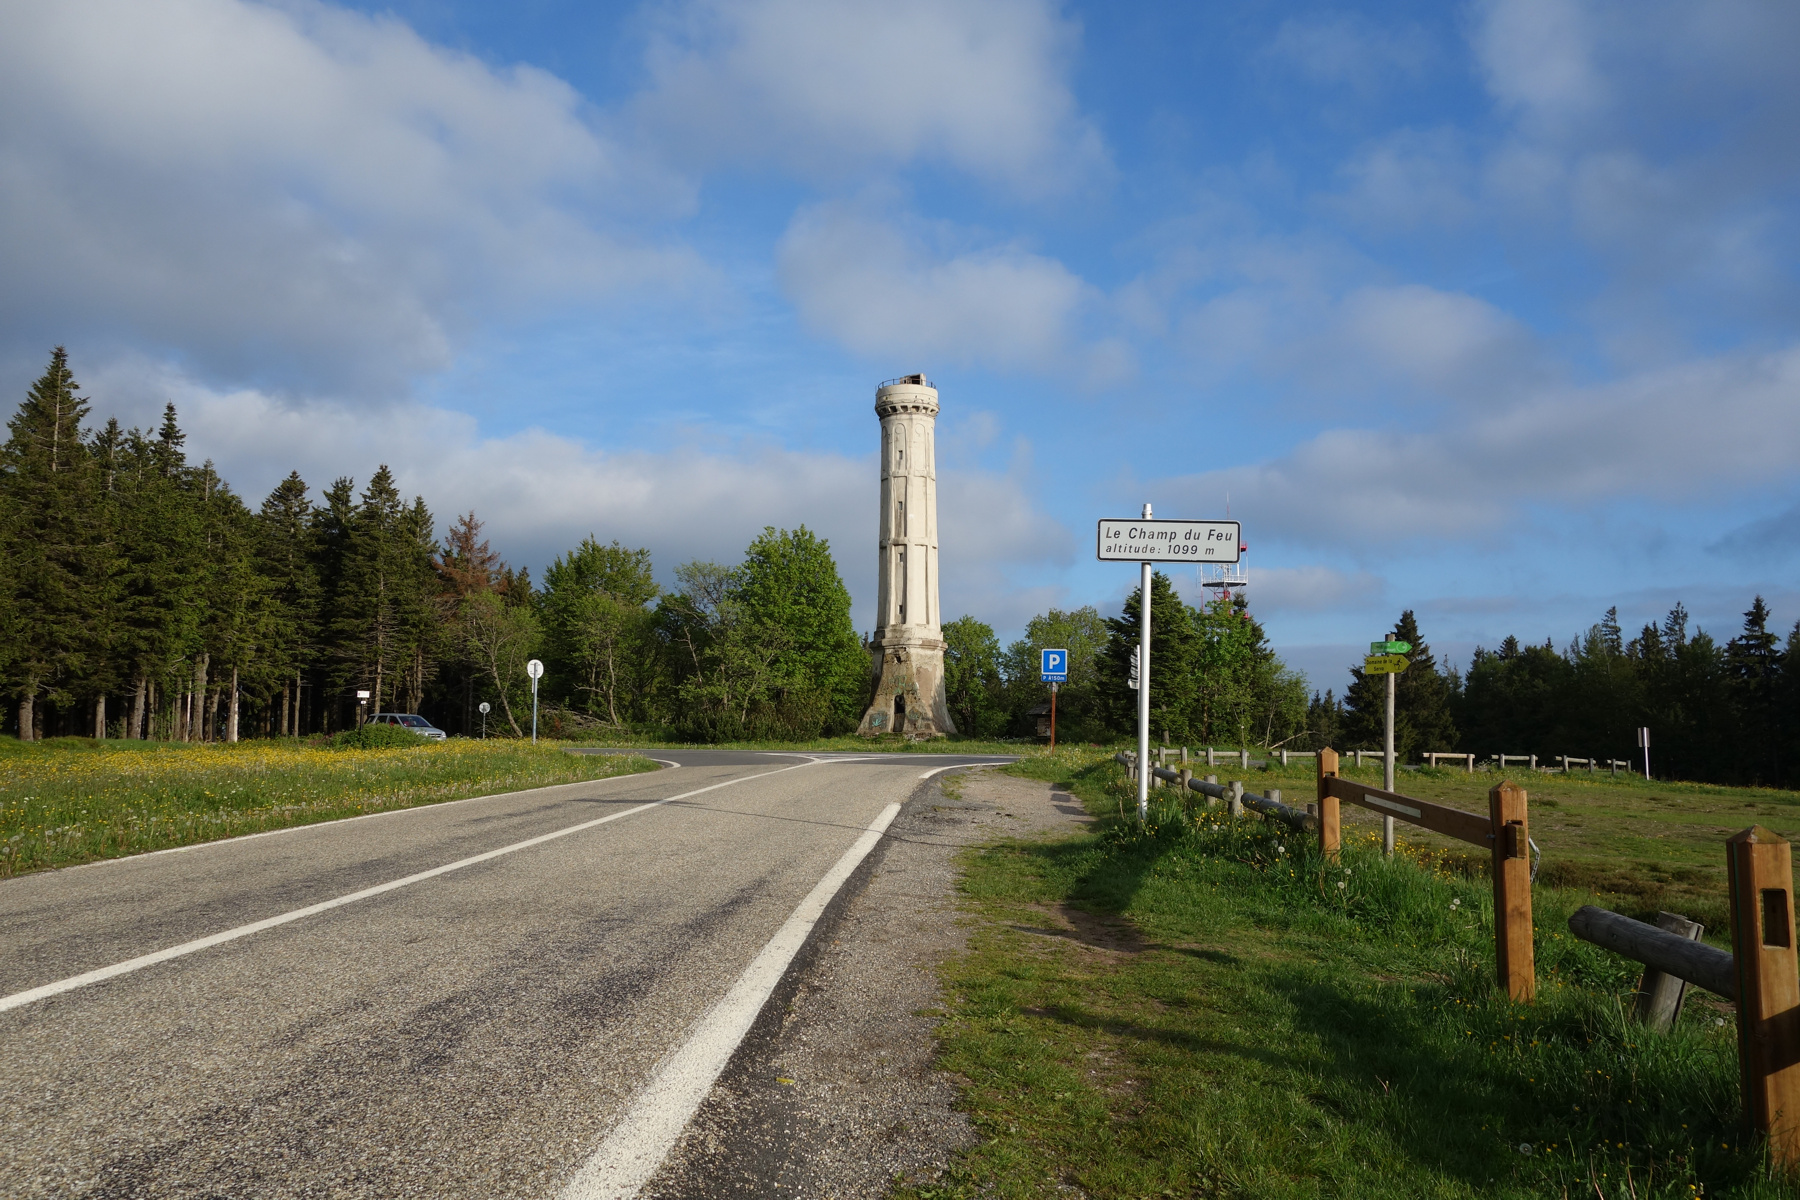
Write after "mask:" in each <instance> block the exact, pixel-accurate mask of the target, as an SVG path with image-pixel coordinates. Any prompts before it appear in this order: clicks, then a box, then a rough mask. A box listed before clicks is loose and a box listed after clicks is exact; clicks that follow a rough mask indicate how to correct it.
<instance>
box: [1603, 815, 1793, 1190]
mask: <svg viewBox="0 0 1800 1200" xmlns="http://www.w3.org/2000/svg"><path fill="white" fill-rule="evenodd" d="M1725 868H1726V876H1727V883H1728V887H1729V889H1730V893H1731V947H1732V952H1731V953H1730V954H1727V953H1725V952H1724V951H1723V950H1719V949H1716V948H1714V947H1712V946H1707V945H1703V944H1701V943H1700V942H1698V941H1692V940H1689V939H1690V938H1691V937H1696V936H1698V933H1697V931H1698V929H1699V927H1698V926H1695V925H1693V923H1692V922H1689V921H1686V920H1685V919H1684V918H1679V917H1675V921H1680V922H1681V923H1682V925H1683V926H1691V927H1692V928H1691V929H1687V928H1683V929H1682V930H1681V931H1680V932H1673V931H1670V930H1667V929H1659V928H1657V927H1656V926H1654V925H1646V924H1645V923H1644V922H1642V921H1634V920H1632V919H1631V918H1630V917H1624V916H1620V915H1619V914H1618V913H1612V912H1607V911H1606V910H1604V909H1600V908H1595V907H1593V906H1592V905H1588V906H1585V907H1583V908H1580V909H1577V910H1576V912H1575V915H1574V916H1572V917H1570V918H1569V932H1571V933H1573V934H1574V935H1575V936H1576V937H1578V938H1581V939H1582V940H1583V941H1586V942H1592V943H1593V944H1594V945H1596V946H1601V947H1604V948H1605V949H1608V950H1611V951H1613V952H1614V953H1616V954H1620V955H1623V956H1624V957H1626V958H1631V959H1636V960H1637V961H1638V962H1641V963H1643V964H1644V965H1645V967H1647V968H1648V969H1647V970H1646V971H1645V972H1644V980H1643V982H1641V983H1639V985H1638V992H1639V1003H1638V1009H1637V1011H1638V1016H1639V1019H1641V1020H1644V1021H1645V1022H1646V1023H1648V1024H1650V1025H1651V1026H1652V1027H1653V1028H1662V1029H1666V1028H1668V1027H1669V1026H1670V1025H1672V1024H1673V1013H1672V1012H1665V1010H1666V1009H1667V1008H1668V1006H1667V1004H1666V1003H1664V1004H1661V1005H1659V1004H1657V1003H1656V1002H1655V1000H1654V998H1653V997H1652V996H1651V993H1652V992H1653V991H1654V990H1655V989H1656V987H1657V986H1658V982H1659V981H1658V980H1656V979H1653V975H1657V974H1661V975H1670V976H1674V977H1675V978H1677V979H1681V980H1685V981H1687V982H1688V983H1692V984H1696V985H1698V986H1699V987H1703V988H1705V989H1706V990H1708V991H1710V992H1713V993H1715V994H1716V995H1719V996H1723V997H1724V998H1725V999H1727V1000H1732V1001H1735V1002H1736V1004H1737V1033H1738V1085H1739V1089H1740V1091H1741V1093H1742V1095H1743V1105H1744V1120H1745V1122H1746V1123H1747V1124H1748V1125H1749V1126H1750V1127H1751V1128H1752V1129H1755V1130H1758V1131H1760V1132H1762V1133H1764V1134H1767V1135H1768V1139H1769V1155H1770V1157H1771V1159H1773V1160H1774V1162H1775V1164H1776V1165H1777V1166H1778V1167H1780V1168H1782V1169H1784V1170H1787V1171H1790V1172H1793V1171H1800V960H1797V959H1796V953H1795V952H1796V947H1795V939H1794V863H1793V848H1792V847H1791V846H1790V845H1789V844H1788V842H1787V840H1786V839H1785V838H1783V837H1781V836H1779V835H1778V834H1775V833H1771V832H1770V831H1769V830H1767V829H1764V828H1763V827H1762V826H1760V825H1752V826H1751V827H1750V828H1748V829H1746V830H1744V831H1743V832H1741V833H1737V834H1734V835H1732V836H1731V837H1730V838H1729V839H1727V840H1726V842H1725ZM1662 916H1663V917H1664V918H1669V917H1674V914H1670V913H1664V914H1662ZM1669 923H1670V924H1673V923H1674V922H1673V921H1671V922H1669ZM1676 1005H1677V1006H1678V1005H1679V999H1677V1001H1676Z"/></svg>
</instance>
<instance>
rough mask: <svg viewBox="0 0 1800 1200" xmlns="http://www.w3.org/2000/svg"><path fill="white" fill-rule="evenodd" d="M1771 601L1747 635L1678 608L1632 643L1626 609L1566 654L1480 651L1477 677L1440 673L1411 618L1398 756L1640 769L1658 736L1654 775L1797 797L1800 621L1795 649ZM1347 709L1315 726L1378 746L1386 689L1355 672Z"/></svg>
mask: <svg viewBox="0 0 1800 1200" xmlns="http://www.w3.org/2000/svg"><path fill="white" fill-rule="evenodd" d="M1769 623H1770V612H1769V607H1768V605H1767V604H1766V603H1765V602H1764V600H1763V598H1762V597H1761V596H1757V597H1755V598H1754V599H1753V600H1752V602H1751V605H1750V608H1749V609H1748V610H1747V611H1746V612H1745V613H1744V620H1743V625H1742V627H1741V628H1740V629H1739V631H1738V633H1737V635H1736V636H1734V637H1732V638H1731V639H1730V640H1728V641H1726V642H1724V643H1722V644H1721V643H1720V642H1719V641H1717V640H1716V639H1714V638H1713V637H1712V636H1711V635H1710V634H1708V633H1707V632H1706V631H1705V630H1703V629H1700V628H1698V627H1694V628H1691V629H1690V624H1691V621H1690V618H1689V615H1688V612H1687V610H1686V609H1685V608H1683V607H1682V606H1681V605H1680V604H1677V605H1676V606H1675V607H1674V608H1673V609H1671V610H1670V611H1669V613H1668V615H1667V616H1666V617H1664V618H1663V620H1662V621H1661V622H1660V623H1657V622H1652V623H1650V624H1646V625H1645V626H1644V627H1643V628H1642V629H1641V630H1640V631H1639V632H1638V634H1637V636H1636V637H1633V638H1629V639H1628V638H1627V637H1626V636H1625V631H1624V629H1623V628H1621V626H1620V624H1619V613H1618V609H1617V608H1611V609H1608V610H1607V612H1606V615H1605V616H1604V617H1603V618H1602V619H1601V620H1600V621H1599V622H1597V623H1596V624H1594V625H1592V626H1591V627H1589V628H1588V629H1587V631H1586V632H1585V633H1583V634H1581V635H1580V636H1579V637H1576V638H1574V639H1572V640H1571V641H1570V642H1569V643H1568V645H1566V646H1564V647H1563V648H1562V649H1560V650H1559V649H1557V647H1556V646H1555V644H1554V643H1553V642H1550V641H1546V642H1544V643H1543V644H1542V645H1524V644H1521V643H1520V642H1519V640H1518V639H1517V638H1513V637H1509V638H1507V639H1506V640H1504V641H1503V642H1501V643H1500V645H1499V647H1498V648H1497V649H1493V650H1488V649H1483V648H1477V649H1476V651H1475V653H1474V655H1473V656H1472V658H1471V660H1470V663H1469V668H1468V672H1467V674H1466V675H1464V674H1460V673H1458V672H1456V671H1454V670H1447V669H1443V668H1440V667H1439V666H1438V664H1437V662H1436V660H1435V657H1434V656H1433V655H1432V653H1431V647H1430V646H1429V645H1427V644H1426V643H1425V641H1424V639H1423V637H1422V636H1421V635H1420V633H1419V626H1418V621H1417V620H1416V619H1415V617H1414V615H1413V613H1412V612H1411V611H1407V612H1405V613H1402V614H1401V617H1400V620H1399V621H1398V622H1397V623H1396V636H1398V637H1399V638H1400V639H1401V640H1402V641H1409V642H1411V643H1413V652H1412V655H1411V658H1412V662H1411V665H1410V666H1409V667H1408V668H1407V670H1406V671H1405V672H1404V673H1402V674H1401V675H1400V676H1399V679H1398V681H1397V687H1396V691H1395V705H1394V707H1395V748H1396V750H1397V751H1398V753H1399V754H1400V755H1401V757H1402V758H1403V759H1405V760H1408V761H1416V760H1417V758H1418V756H1419V755H1420V754H1421V753H1422V752H1424V751H1427V750H1455V751H1461V752H1463V753H1473V754H1479V755H1481V756H1482V757H1484V758H1486V757H1491V756H1493V755H1495V754H1536V755H1537V756H1538V757H1539V759H1540V760H1542V761H1545V762H1551V761H1553V760H1554V758H1555V756H1556V755H1559V754H1567V755H1571V756H1576V757H1581V758H1589V757H1596V758H1619V759H1627V760H1634V761H1638V762H1641V761H1642V758H1641V752H1640V751H1639V750H1638V749H1637V730H1638V729H1639V728H1647V729H1649V730H1650V766H1651V771H1652V773H1653V774H1656V775H1658V776H1663V777H1670V778H1676V779H1689V780H1697V781H1705V782H1717V783H1733V784H1766V785H1770V786H1781V787H1795V786H1800V622H1797V623H1796V624H1795V626H1794V628H1793V629H1792V630H1790V631H1789V633H1788V635H1787V637H1786V639H1785V642H1784V640H1783V639H1782V638H1781V637H1780V636H1779V635H1778V634H1777V633H1775V632H1774V631H1773V630H1771V629H1770V628H1769ZM1351 679H1352V682H1351V685H1350V687H1349V689H1348V690H1347V691H1346V693H1345V695H1344V698H1343V700H1341V701H1339V700H1337V699H1336V698H1334V697H1333V696H1332V695H1331V694H1330V693H1327V694H1326V695H1325V696H1324V697H1315V698H1314V700H1313V702H1312V704H1311V706H1310V708H1311V712H1310V715H1309V718H1308V724H1309V726H1310V728H1311V730H1312V731H1313V733H1314V735H1315V740H1316V741H1320V742H1323V743H1327V744H1330V745H1333V746H1337V747H1341V748H1345V749H1355V748H1357V747H1362V748H1364V749H1376V748H1378V747H1380V745H1381V738H1382V719H1383V717H1382V710H1383V705H1384V703H1385V692H1384V688H1385V684H1384V683H1383V682H1382V681H1381V679H1380V678H1379V677H1364V676H1363V674H1362V672H1361V671H1359V670H1352V671H1351Z"/></svg>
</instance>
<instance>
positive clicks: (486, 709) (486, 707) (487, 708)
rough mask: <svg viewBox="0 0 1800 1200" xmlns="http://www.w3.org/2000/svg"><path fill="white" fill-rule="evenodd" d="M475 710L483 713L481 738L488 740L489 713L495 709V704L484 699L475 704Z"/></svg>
mask: <svg viewBox="0 0 1800 1200" xmlns="http://www.w3.org/2000/svg"><path fill="white" fill-rule="evenodd" d="M475 711H476V712H478V713H480V714H481V740H482V741H484V742H485V741H486V740H487V715H488V714H489V713H491V712H493V711H494V706H493V705H491V704H489V703H488V702H487V701H486V700H483V701H482V702H481V703H480V704H478V705H476V706H475Z"/></svg>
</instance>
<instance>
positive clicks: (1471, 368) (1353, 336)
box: [1337, 284, 1537, 395]
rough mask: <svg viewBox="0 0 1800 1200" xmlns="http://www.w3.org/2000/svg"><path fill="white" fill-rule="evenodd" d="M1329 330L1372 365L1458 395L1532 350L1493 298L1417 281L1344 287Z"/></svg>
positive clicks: (1523, 363)
mask: <svg viewBox="0 0 1800 1200" xmlns="http://www.w3.org/2000/svg"><path fill="white" fill-rule="evenodd" d="M1337 337H1338V340H1339V341H1340V343H1341V344H1342V346H1343V348H1344V349H1345V351H1347V352H1348V353H1351V354H1354V355H1356V356H1357V357H1360V358H1362V359H1363V360H1365V361H1366V362H1369V363H1370V365H1372V366H1375V367H1376V368H1377V369H1380V370H1384V371H1386V372H1389V373H1392V374H1397V375H1400V376H1403V377H1405V378H1407V379H1409V380H1411V381H1413V382H1415V383H1417V384H1419V385H1421V386H1424V387H1427V388H1431V389H1434V390H1437V391H1440V392H1454V391H1461V392H1462V393H1463V394H1465V395H1466V394H1467V393H1468V392H1470V391H1473V390H1476V389H1478V388H1484V387H1487V386H1491V385H1492V384H1494V383H1495V382H1498V381H1500V380H1505V379H1510V378H1515V377H1516V376H1517V374H1518V372H1519V370H1520V369H1521V368H1522V367H1528V366H1529V365H1530V364H1531V363H1532V362H1533V361H1534V360H1535V359H1536V358H1537V352H1536V349H1535V346H1534V345H1533V338H1532V336H1531V333H1530V331H1529V330H1527V329H1526V328H1525V327H1524V326H1523V325H1521V324H1519V322H1518V321H1516V320H1514V319H1513V318H1511V317H1509V316H1507V315H1506V314H1505V313H1502V312H1501V311H1500V310H1499V309H1496V308H1495V307H1494V306H1493V305H1491V304H1489V303H1487V302H1486V301H1484V300H1479V299H1477V298H1475V297H1474V296H1469V295H1465V294H1461V293H1455V292H1442V291H1438V290H1437V289H1435V288H1429V287H1424V286H1422V285H1419V284H1407V285H1404V286H1401V287H1366V288H1358V289H1357V290H1356V291H1354V292H1351V293H1350V294H1349V295H1347V296H1345V297H1344V299H1343V301H1342V302H1341V304H1340V305H1339V324H1338V334H1337Z"/></svg>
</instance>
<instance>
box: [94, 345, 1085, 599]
mask: <svg viewBox="0 0 1800 1200" xmlns="http://www.w3.org/2000/svg"><path fill="white" fill-rule="evenodd" d="M80 378H81V379H82V381H83V383H84V385H86V386H85V387H84V391H85V392H86V393H87V394H90V395H92V396H94V397H95V402H94V418H95V419H96V420H98V421H104V420H105V418H106V417H107V416H111V415H117V416H118V417H119V418H120V420H121V421H122V422H124V423H125V424H128V425H130V424H136V425H140V426H149V425H153V424H154V423H155V422H156V421H157V420H158V419H159V418H160V414H161V408H162V404H163V402H164V400H165V399H167V400H172V401H173V402H174V403H175V405H176V408H177V411H178V413H179V417H180V420H181V423H182V426H183V428H184V429H185V430H186V432H187V434H188V443H187V449H188V453H189V457H190V458H191V459H192V460H194V461H199V460H201V459H206V458H210V459H212V460H214V462H215V463H216V464H217V466H218V467H219V469H220V473H221V474H222V475H223V476H224V478H225V479H226V480H227V481H228V482H230V483H231V484H232V486H233V487H235V488H237V489H238V490H239V492H240V493H241V494H242V495H243V497H244V500H245V502H246V503H248V504H249V505H251V507H253V508H254V507H255V506H256V505H257V504H259V503H260V502H261V499H262V497H263V496H265V495H267V493H268V492H269V490H270V489H272V488H273V487H274V485H275V484H276V483H277V482H279V481H280V480H281V479H283V478H285V477H286V475H287V474H288V472H289V471H293V470H298V471H299V472H300V474H301V476H302V478H304V479H305V480H306V481H307V483H308V484H310V485H311V486H312V487H313V488H314V489H315V498H316V493H317V491H318V490H320V489H322V488H324V487H325V486H327V485H329V484H330V482H331V481H332V480H333V479H335V478H337V477H339V476H343V475H348V476H350V477H351V478H353V479H355V480H356V482H357V485H358V486H359V487H360V486H362V485H363V484H365V483H367V481H368V479H369V476H370V475H371V474H373V472H374V471H375V469H376V467H377V466H379V465H380V464H383V463H386V464H387V465H389V466H390V467H391V468H392V469H393V471H394V474H395V477H396V479H397V481H398V484H399V486H400V488H401V490H402V492H403V493H404V494H406V495H408V496H411V495H414V494H418V495H422V496H423V497H424V498H425V502H426V504H427V505H429V506H430V508H431V510H432V511H433V513H435V514H436V516H437V518H438V523H439V527H440V531H441V530H442V528H443V527H445V526H447V525H448V524H449V523H450V522H451V521H453V520H454V519H455V517H456V516H457V515H458V514H460V513H464V512H467V511H469V510H471V509H473V510H474V511H475V513H476V514H477V515H478V516H479V517H480V518H481V519H482V520H483V521H484V522H485V523H486V526H487V533H488V535H489V536H490V538H491V539H492V541H493V544H494V547H495V548H496V549H497V550H498V551H499V552H500V553H501V554H502V556H503V557H505V558H506V559H507V560H508V561H510V562H512V563H514V564H515V565H529V566H531V567H532V568H533V572H534V574H535V573H536V572H537V570H538V568H540V567H541V566H542V565H543V564H544V563H546V562H548V561H549V560H550V559H551V558H552V557H553V556H555V555H557V554H560V553H562V552H564V551H565V550H567V549H569V548H570V547H572V546H574V545H575V544H576V543H577V542H578V541H579V540H580V539H581V538H582V537H584V536H586V535H588V534H589V533H592V534H594V535H595V536H596V537H598V538H600V539H601V540H602V541H610V540H611V539H613V538H618V539H620V540H621V541H624V542H626V543H627V544H630V545H634V546H647V547H649V548H650V549H651V551H652V553H653V555H654V558H655V561H656V564H657V566H658V568H659V571H660V573H661V574H662V576H663V578H664V580H665V581H666V580H667V579H668V572H669V570H670V569H671V568H672V567H674V566H675V565H676V564H677V563H680V562H683V561H686V560H688V559H692V558H702V559H712V560H717V561H721V562H736V561H738V559H739V558H740V557H741V556H742V554H743V550H744V547H745V546H746V545H748V544H749V542H750V540H751V539H752V538H754V537H755V536H756V535H757V534H758V533H760V532H761V531H762V529H763V527H764V526H766V525H774V526H777V527H780V528H788V529H791V528H794V527H796V526H799V525H802V524H804V525H806V526H808V527H809V528H811V529H813V530H814V531H815V532H817V533H819V534H820V535H822V536H824V537H826V538H828V539H829V540H830V542H831V546H832V552H833V554H834V555H835V557H836V559H837V563H838V569H839V571H840V572H841V573H842V574H843V576H844V580H845V582H846V583H847V584H848V585H849V587H850V590H851V593H852V595H853V596H855V598H856V601H857V605H858V607H857V618H858V620H859V622H860V623H861V625H862V626H864V627H867V626H868V625H869V624H870V620H871V614H872V613H873V608H874V602H875V601H874V591H875V562H876V546H875V536H876V525H877V512H876V508H877V504H876V499H877V489H876V480H877V465H876V462H875V456H874V454H873V452H872V451H871V453H869V454H867V455H846V454H832V453H818V452H803V451H793V450H788V449H785V448H782V447H779V446H774V445H769V444H765V443H757V442H741V443H737V444H732V445H720V444H718V443H711V444H705V445H702V444H687V445H675V446H668V447H666V448H662V449H658V450H656V451H641V450H640V451H621V452H608V451H603V450H596V449H593V448H590V447H587V446H584V445H583V444H581V443H580V442H578V441H575V440H573V439H571V438H567V437H562V436H559V435H557V434H554V433H549V432H546V431H544V430H542V429H528V430H525V431H522V432H520V433H517V434H514V435H511V436H508V437H498V438H496V437H487V436H484V435H482V434H481V433H480V431H479V429H478V428H477V425H476V422H475V420H474V419H473V418H472V417H469V416H467V415H465V414H462V413H456V412H449V411H445V410H443V409H435V408H430V407H427V406H424V405H417V404H406V405H396V406H394V407H392V408H390V409H389V410H388V411H387V412H386V413H384V414H383V415H382V416H381V417H380V418H379V419H374V420H371V419H370V416H369V414H368V413H367V412H366V411H365V410H363V409H361V408H360V407H357V406H346V405H336V404H326V403H310V404H302V405H296V404H293V403H292V402H287V401H280V400H277V399H275V398H273V397H270V396H269V395H267V394H265V393H262V392H258V391H255V390H250V389H240V390H235V391H217V390H214V389H211V388H209V387H206V386H205V385H203V384H200V383H197V382H195V381H194V380H192V379H190V378H188V377H186V376H184V375H183V374H181V373H180V372H179V371H177V370H174V369H171V368H168V367H166V366H162V365H159V364H155V363H151V362H147V361H144V360H141V359H139V360H120V361H117V362H113V363H110V364H105V365H102V366H100V367H98V368H96V369H92V370H83V371H82V372H81V375H80ZM1028 483H1029V480H1028V478H1026V477H1025V476H1024V475H1023V474H1022V473H1020V472H1016V471H1015V472H1013V473H1009V474H994V473H990V472H983V471H979V470H975V469H950V470H945V469H944V468H942V467H940V469H939V479H938V489H939V491H938V497H939V499H938V510H939V524H940V528H941V530H942V541H941V550H940V556H941V567H942V571H943V584H942V592H943V596H944V599H945V602H946V604H949V603H952V602H956V603H961V604H965V605H970V604H983V605H993V604H996V603H998V604H1000V605H1001V607H1003V608H1004V607H1005V603H1004V602H1005V600H1006V593H1007V592H1008V591H1009V590H1010V588H1009V586H1008V585H1007V584H1006V583H1005V578H1006V576H1005V574H1004V573H1005V572H1006V571H1007V570H1008V569H1016V568H1020V567H1030V566H1033V565H1038V564H1046V563H1047V564H1053V565H1062V564H1065V563H1067V562H1068V561H1069V560H1070V558H1071V556H1072V548H1071V547H1072V543H1071V539H1070V535H1069V532H1068V530H1067V529H1066V528H1064V527H1063V526H1062V525H1061V524H1059V523H1058V522H1056V521H1054V520H1052V519H1051V518H1050V517H1048V516H1046V515H1045V514H1044V513H1042V512H1041V511H1039V509H1038V508H1037V507H1036V505H1035V503H1034V501H1033V500H1032V498H1031V496H1030V495H1029V493H1028V491H1027V485H1028ZM959 611H960V610H959ZM974 611H977V612H978V613H979V612H983V611H985V610H984V609H981V608H977V609H975V610H974ZM1003 615H1005V614H1003ZM1027 615H1029V614H1027ZM988 619H990V620H991V619H992V618H988Z"/></svg>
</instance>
